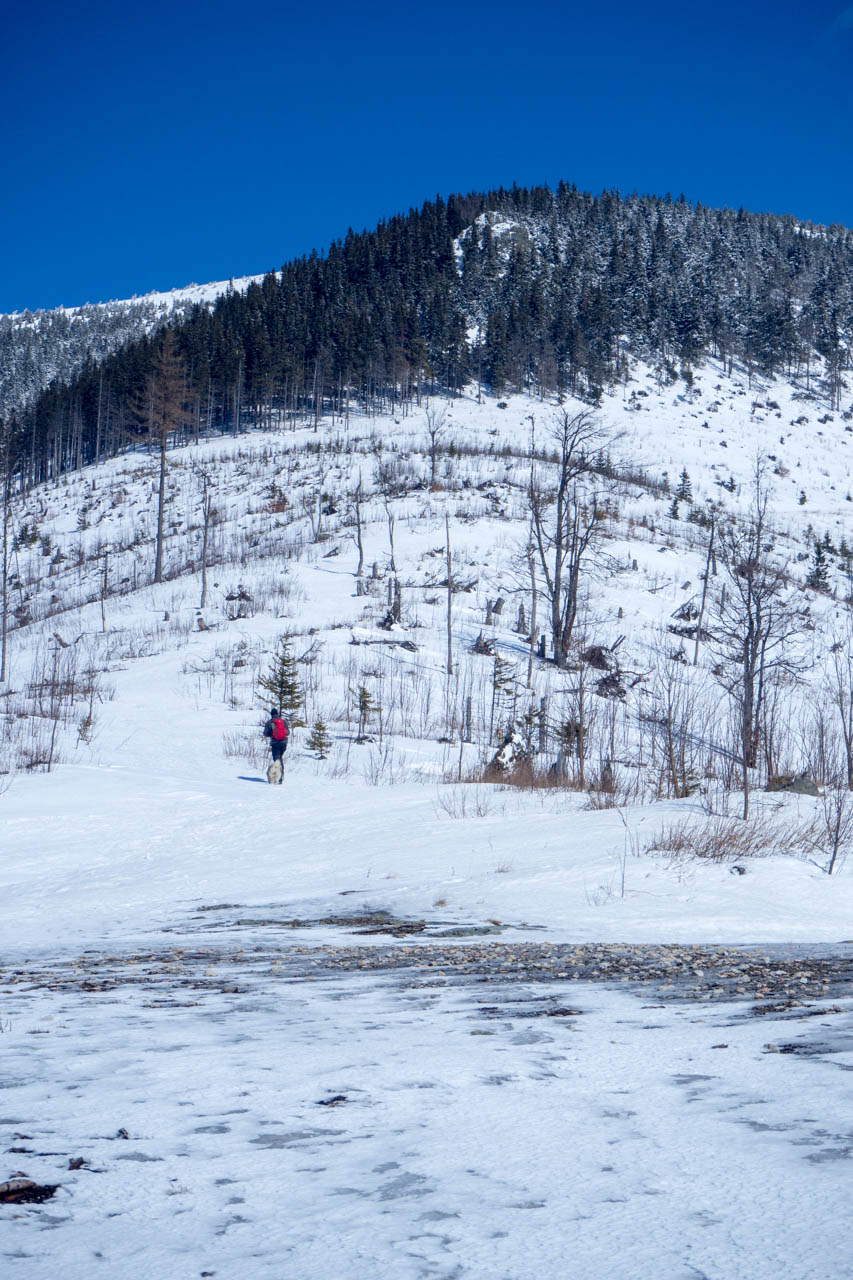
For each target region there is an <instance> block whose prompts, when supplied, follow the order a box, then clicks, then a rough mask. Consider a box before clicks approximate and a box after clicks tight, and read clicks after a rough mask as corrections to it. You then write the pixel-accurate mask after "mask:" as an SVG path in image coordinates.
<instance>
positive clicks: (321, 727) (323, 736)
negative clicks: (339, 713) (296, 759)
mask: <svg viewBox="0 0 853 1280" xmlns="http://www.w3.org/2000/svg"><path fill="white" fill-rule="evenodd" d="M331 745H332V739H331V737H330V735H329V731H328V729H327V728H326V722H325V720H323V719H321V717H320V716H318V717H317V719H316V720H315V721H314V728H313V729H312V730H311V733H310V735H309V737H308V749H309V750H310V751H316V752H317V755H318V757H319V758H320V759H321V760H325V759H326V756H327V755H328V754H329V748H330V747H331Z"/></svg>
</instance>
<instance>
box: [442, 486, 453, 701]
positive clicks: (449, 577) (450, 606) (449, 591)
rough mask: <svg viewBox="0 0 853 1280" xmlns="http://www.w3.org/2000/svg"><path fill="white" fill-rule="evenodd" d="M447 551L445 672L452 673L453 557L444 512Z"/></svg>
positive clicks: (447, 519) (446, 516)
mask: <svg viewBox="0 0 853 1280" xmlns="http://www.w3.org/2000/svg"><path fill="white" fill-rule="evenodd" d="M444 531H445V537H446V553H447V674H448V676H452V675H453V558H452V556H451V552H450V515H449V513H448V512H446V511H445V513H444Z"/></svg>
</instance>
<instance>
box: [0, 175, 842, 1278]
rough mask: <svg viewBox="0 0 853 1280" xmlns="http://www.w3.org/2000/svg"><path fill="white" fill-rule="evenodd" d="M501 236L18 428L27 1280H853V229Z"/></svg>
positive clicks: (7, 961) (92, 380)
mask: <svg viewBox="0 0 853 1280" xmlns="http://www.w3.org/2000/svg"><path fill="white" fill-rule="evenodd" d="M504 195H505V196H506V199H505V200H504V201H503V203H501V201H496V205H497V206H499V207H496V208H494V209H483V208H481V207H479V205H478V204H477V202H476V201H470V202H469V205H464V207H463V205H462V204H459V205H456V206H454V207H453V208H444V209H443V210H442V209H438V210H436V209H435V208H430V209H428V210H426V211H424V212H423V213H422V214H420V215H418V216H417V217H413V219H412V220H411V222H407V223H405V225H403V224H402V222H401V223H400V225H396V224H395V225H389V226H387V227H383V228H381V229H380V230H379V231H377V233H375V235H374V236H373V237H350V238H348V239H347V241H346V242H345V243H344V244H342V245H339V246H336V247H335V248H334V249H333V251H331V252H330V254H329V255H328V258H327V259H323V260H322V261H321V260H319V259H318V260H311V261H307V262H304V263H302V264H295V265H294V266H293V267H292V269H291V270H289V271H285V272H284V273H282V276H281V277H280V278H274V277H265V278H264V279H263V280H261V281H250V282H242V283H245V284H246V290H245V298H244V297H243V296H242V295H241V294H239V293H238V292H237V291H236V290H235V292H234V293H233V294H231V295H224V296H223V300H222V301H221V302H220V303H219V304H218V306H216V304H215V302H214V311H213V312H211V311H209V310H208V309H207V308H205V310H204V311H202V312H196V313H194V314H193V315H192V316H190V317H188V318H187V320H186V323H182V324H181V325H178V326H176V327H175V330H174V340H173V342H172V343H171V344H163V345H162V347H161V349H160V350H159V352H158V351H157V350H156V348H155V350H154V355H153V357H152V362H151V363H149V364H148V365H146V366H145V367H143V368H141V369H136V368H135V367H134V363H133V360H131V359H130V357H129V356H128V357H127V358H125V357H124V356H122V355H121V354H120V353H119V350H118V348H116V350H115V351H114V352H113V355H112V356H110V357H107V358H106V359H105V361H104V363H103V365H102V368H103V369H104V371H105V373H104V379H103V381H104V384H105V387H104V395H103V397H101V396H100V395H98V394H97V393H98V391H99V390H100V387H99V381H100V380H99V378H97V377H93V376H92V375H91V374H90V373H86V372H85V371H84V372H82V373H80V374H79V375H78V376H77V377H76V378H73V379H72V381H71V383H70V384H69V386H68V387H66V388H62V389H57V388H55V389H54V391H53V392H52V393H51V394H50V395H49V396H36V397H35V399H34V400H32V401H30V402H29V404H28V407H27V408H26V410H25V411H24V412H23V413H21V414H16V415H15V417H14V422H13V426H14V433H13V434H10V435H9V437H8V442H9V444H10V445H11V446H12V447H11V449H10V456H11V457H12V458H13V459H14V467H13V468H12V471H11V483H10V485H9V487H8V510H7V514H8V520H7V522H6V528H7V534H8V536H7V538H6V539H5V547H4V550H3V563H4V566H5V569H4V572H3V574H2V581H3V587H2V591H3V603H4V606H5V607H4V609H3V618H4V622H5V626H4V630H3V639H2V659H0V848H2V850H3V854H4V856H3V859H2V867H3V871H2V876H3V884H2V901H3V906H4V910H3V912H0V1040H2V1043H3V1048H4V1051H5V1052H6V1055H7V1061H8V1066H7V1067H6V1068H5V1073H4V1098H5V1102H4V1108H5V1114H4V1116H3V1117H2V1118H0V1134H2V1136H3V1138H4V1139H5V1140H6V1149H7V1151H9V1152H14V1153H15V1159H14V1162H11V1155H10V1164H9V1165H8V1173H9V1175H12V1174H13V1173H18V1172H23V1173H25V1174H27V1175H29V1176H31V1177H34V1178H38V1179H39V1181H40V1182H41V1183H44V1184H46V1189H47V1191H49V1192H51V1193H53V1192H55V1195H53V1196H52V1198H51V1199H50V1200H49V1201H46V1202H45V1204H44V1205H41V1204H32V1205H29V1206H26V1205H24V1206H22V1205H20V1204H15V1205H12V1204H8V1205H3V1209H4V1211H5V1210H6V1209H8V1210H9V1214H10V1216H9V1220H8V1223H7V1224H6V1225H8V1227H9V1239H10V1244H9V1245H8V1247H7V1252H9V1254H10V1256H12V1257H14V1259H15V1261H16V1263H18V1264H20V1265H21V1266H22V1268H23V1270H22V1274H24V1273H26V1274H27V1277H28V1280H42V1278H44V1280H47V1277H49V1276H53V1275H54V1274H55V1272H56V1258H57V1256H58V1253H57V1249H58V1246H57V1244H56V1241H58V1240H61V1243H62V1258H63V1267H64V1270H65V1273H66V1275H67V1276H68V1277H69V1280H84V1277H88V1276H90V1275H91V1274H92V1269H93V1263H92V1258H93V1256H97V1257H98V1261H99V1264H100V1265H99V1267H98V1270H99V1271H100V1272H101V1273H102V1274H105V1275H110V1274H111V1275H115V1276H122V1277H123V1276H125V1275H131V1274H136V1273H137V1272H138V1271H139V1270H140V1266H142V1268H143V1270H145V1269H147V1270H151V1269H152V1268H153V1267H156V1268H157V1269H158V1271H159V1272H161V1273H162V1274H163V1275H166V1276H183V1275H187V1276H190V1275H193V1276H194V1275H197V1274H223V1275H227V1274H232V1273H233V1274H235V1275H236V1274H239V1275H240V1276H245V1277H247V1280H281V1277H282V1276H292V1277H294V1280H296V1278H297V1277H298V1280H304V1278H306V1277H314V1276H317V1277H320V1276H326V1275H335V1276H340V1277H341V1278H342V1280H362V1277H364V1276H367V1275H370V1276H373V1275H377V1276H379V1275H388V1276H394V1277H395V1278H396V1277H397V1276H400V1277H406V1280H409V1278H411V1280H423V1278H424V1277H427V1276H434V1277H450V1276H451V1275H453V1276H470V1277H471V1280H487V1278H488V1280H491V1277H493V1276H497V1275H507V1276H510V1275H511V1276H513V1277H518V1278H519V1280H521V1278H522V1277H524V1278H525V1280H526V1277H528V1276H533V1275H536V1276H537V1277H538V1276H557V1275H562V1274H564V1272H565V1270H566V1259H567V1257H568V1256H571V1259H572V1261H571V1264H570V1265H571V1266H573V1267H574V1269H575V1271H576V1272H577V1274H578V1275H579V1276H583V1277H584V1278H585V1280H586V1278H589V1280H604V1277H606V1278H607V1280H637V1277H646V1276H653V1275H654V1276H658V1275H660V1276H667V1277H670V1276H671V1277H672V1278H673V1280H675V1277H681V1276H686V1275H688V1274H690V1275H694V1274H696V1275H698V1274H702V1275H718V1276H725V1277H730V1276H749V1277H750V1280H773V1278H774V1277H775V1276H777V1275H779V1274H780V1273H782V1272H784V1273H785V1274H790V1275H792V1276H793V1277H794V1280H807V1278H809V1280H810V1278H811V1277H813V1276H827V1277H830V1276H841V1275H843V1274H845V1273H846V1272H845V1268H846V1267H847V1266H848V1262H849V1257H850V1248H851V1232H850V1227H849V1223H848V1221H847V1218H846V1217H845V1215H844V1214H841V1213H839V1212H838V1205H839V1203H841V1202H842V1197H843V1195H844V1194H845V1191H846V1184H847V1180H848V1179H847V1163H846V1162H847V1158H848V1156H849V1135H847V1134H846V1132H845V1131H844V1130H843V1126H839V1122H838V1116H839V1115H840V1114H842V1113H843V1108H844V1107H845V1106H846V1105H847V1097H846V1093H847V1086H846V1083H845V1082H846V1080H847V1078H848V1077H847V1076H846V1074H844V1072H845V1070H846V1069H847V1067H848V1065H849V1064H848V1063H847V1058H849V1054H850V1036H849V1019H850V1013H851V999H850V982H849V967H850V962H849V957H848V955H847V952H848V951H849V945H850V944H849V938H850V936H851V928H850V920H851V914H853V857H851V854H853V791H851V789H850V788H851V784H853V729H851V726H853V618H852V617H851V600H853V475H851V472H853V459H851V456H850V455H851V451H853V401H851V393H850V387H849V381H848V379H849V372H848V364H849V355H848V352H849V347H848V343H849V333H850V325H849V320H850V313H849V309H848V310H847V311H845V310H844V306H842V303H843V300H844V297H845V296H846V291H849V280H850V277H849V273H848V272H847V267H846V265H845V262H846V255H847V253H848V250H849V245H848V243H847V239H848V237H847V233H842V232H839V231H838V230H837V229H834V230H833V232H832V234H831V235H830V234H829V233H826V234H824V233H823V232H821V231H820V230H819V229H817V230H815V231H814V234H812V233H811V232H810V231H809V229H804V228H801V227H798V226H795V225H793V224H790V223H789V222H788V221H785V220H776V221H774V220H772V219H771V220H766V221H765V223H764V224H761V223H760V220H752V221H751V220H750V219H749V217H748V216H746V217H744V218H739V217H738V216H737V215H734V214H731V215H728V214H724V213H720V214H719V216H716V215H713V216H712V212H711V211H707V210H706V211H702V210H691V209H690V208H689V207H688V206H686V205H684V204H682V203H677V204H675V205H673V204H672V203H671V202H669V203H667V202H659V204H658V205H657V206H656V205H655V204H654V203H653V202H652V203H648V204H646V205H644V204H643V203H642V202H639V201H635V202H620V201H617V200H614V199H610V200H604V201H601V202H599V203H598V204H597V205H596V204H589V205H586V204H585V203H584V201H583V200H582V199H580V198H578V199H575V196H574V195H573V194H572V193H571V192H567V193H563V195H562V196H561V197H560V198H561V200H562V205H561V217H559V218H558V217H554V218H551V217H550V216H547V215H548V213H549V210H548V207H546V206H547V200H546V197H545V196H544V195H542V196H541V197H540V196H537V197H536V199H535V200H531V199H528V200H527V201H526V205H527V206H528V207H524V208H519V207H516V206H518V205H520V204H525V201H524V200H522V198H521V196H520V195H519V196H515V195H514V194H512V193H504ZM537 201H538V202H539V203H541V205H542V208H537V207H533V205H535V204H536V203H537ZM469 206H470V207H469ZM510 206H512V207H510ZM552 211H553V210H552ZM579 228H580V229H579ZM626 228H627V229H630V230H631V232H632V235H633V236H634V240H633V241H631V240H630V239H626V237H625V235H624V234H623V233H624V232H625V231H626ZM806 231H808V232H809V234H804V232H806ZM581 232H582V234H581ZM801 242H802V243H801ZM425 247H427V248H428V249H429V253H426V252H425ZM416 248H417V249H418V252H415V249H416ZM635 249H636V252H635V251H634V250H635ZM430 255H431V256H430ZM712 261H713V262H714V263H716V270H717V271H718V274H717V275H716V276H714V275H713V273H712V272H711V269H710V267H709V265H708V264H709V263H710V262H712ZM784 261H788V262H789V269H788V274H787V276H786V275H785V272H784V271H783V270H782V266H781V264H782V263H783V262H784ZM679 264H680V265H679ZM433 267H434V268H435V270H433ZM706 268H707V272H709V273H710V274H707V273H706ZM679 272H681V274H680V275H679V274H678V273H679ZM614 281H616V282H617V284H618V287H617V284H614V283H613V282H614ZM756 282H761V283H762V289H761V290H758V289H757V284H756ZM676 284H677V285H678V287H677V288H676V287H675V285H676ZM611 286H612V287H611ZM765 286H766V287H765ZM172 298H173V295H167V296H166V297H165V298H161V299H160V300H159V301H158V302H157V303H156V304H155V303H154V302H150V307H148V309H147V310H146V306H147V305H148V304H146V303H145V300H141V301H140V307H141V310H138V311H137V312H133V314H130V313H128V314H127V315H125V316H124V317H123V319H121V323H122V324H125V323H126V324H127V325H128V326H129V328H128V329H127V333H128V334H131V330H132V326H133V325H134V324H135V323H136V322H137V320H139V319H141V320H142V322H143V325H146V324H150V325H157V324H162V323H163V322H164V320H165V318H166V317H167V316H168V315H170V314H171V315H175V313H176V310H178V311H179V310H180V308H181V307H184V306H187V307H190V306H192V305H193V304H194V303H195V302H197V301H200V302H203V303H208V302H210V301H211V300H212V299H211V298H210V297H207V296H202V297H196V298H186V299H184V300H183V301H177V302H174V301H171V300H170V299H172ZM149 301H150V300H149ZM836 304H837V305H836ZM125 305H128V306H130V307H131V308H133V307H134V306H135V305H136V304H134V303H131V304H125ZM844 305H846V304H844ZM830 313H832V314H835V315H836V318H837V320H838V324H837V325H836V327H835V329H834V330H832V332H829V331H827V330H826V329H825V328H824V329H823V330H822V329H821V325H823V324H824V321H825V319H826V317H827V315H829V314H830ZM99 314H100V313H99ZM18 321H20V326H19V328H20V329H21V331H23V330H24V329H25V328H26V321H25V320H24V319H23V318H20V317H19V318H17V320H16V323H17V322H18ZM103 322H104V324H105V325H107V317H106V315H104V317H103ZM79 323H80V325H81V326H84V325H86V324H87V323H88V322H87V321H86V320H85V318H82V319H80V321H79ZM96 323H100V321H97V322H96ZM57 324H61V322H60V321H59V320H58V319H57ZM81 332H82V330H81ZM134 332H138V330H137V331H134ZM118 341H123V339H120V338H117V342H118ZM131 342H132V338H131ZM152 347H154V344H152ZM182 360H183V361H184V366H183V370H182V372H183V374H185V375H186V377H185V378H184V379H183V381H182V386H183V387H184V388H186V386H187V385H191V386H192V392H193V396H192V409H193V412H192V416H191V418H190V419H185V418H184V417H183V416H181V415H183V414H184V412H185V407H186V402H185V401H184V399H183V392H182V393H181V395H178V396H177V397H176V399H177V401H179V402H180V403H179V406H178V408H179V410H180V413H179V414H178V417H177V418H170V417H168V415H167V416H166V417H165V418H164V421H163V422H162V423H160V424H159V430H158V429H156V428H157V426H158V424H154V428H155V429H153V430H152V429H151V424H150V423H149V424H148V428H149V429H147V430H146V431H144V432H140V433H139V434H138V437H137V440H136V441H135V443H134V442H133V440H132V439H129V435H128V429H129V424H132V422H133V418H134V415H133V404H134V401H133V387H134V385H135V386H136V388H137V389H138V387H139V386H144V387H147V388H149V389H150V388H154V389H156V388H158V387H162V386H166V387H168V386H169V385H174V384H173V383H172V381H171V380H172V375H173V374H174V372H175V368H176V365H177V366H180V362H181V361H182ZM190 369H191V370H192V373H191V376H190V372H189V371H190ZM179 371H181V370H179ZM134 378H135V379H136V384H134ZM193 379H195V380H196V381H193ZM175 381H177V382H181V379H180V378H176V379H175ZM164 399H165V400H168V397H164ZM110 423H111V424H112V426H113V428H114V430H113V436H112V438H111V441H110V442H109V443H108V444H107V443H105V424H106V425H109V424H110ZM10 430H11V428H10ZM161 495H162V500H161ZM158 547H159V549H160V551H161V552H162V557H159V556H158V554H157V551H158ZM161 559H162V574H159V575H158V574H157V572H156V569H155V566H156V565H157V564H158V563H160V560H161ZM158 577H159V578H161V579H162V580H156V579H157V578H158ZM271 690H272V691H273V692H271ZM271 698H275V700H276V701H280V702H281V704H282V706H283V707H284V708H285V710H286V711H288V712H289V714H290V717H291V719H292V722H293V724H294V734H293V738H292V741H291V743H290V745H289V748H288V752H287V756H286V772H285V782H284V785H283V786H281V787H270V786H267V785H266V765H267V746H266V743H265V740H264V738H263V736H262V726H263V723H264V720H265V719H266V717H267V715H268V714H269V708H270V701H271ZM833 1067H834V1068H835V1070H833V1069H832V1068H833ZM697 1152H699V1153H700V1156H699V1157H698V1158H697V1154H696V1153H697ZM721 1171H722V1172H721ZM96 1173H97V1174H98V1176H97V1177H95V1176H93V1175H94V1174H96ZM534 1220H535V1228H536V1229H535V1231H532V1230H531V1223H533V1222H534ZM567 1224H569V1225H568V1227H567ZM697 1224H698V1227H699V1228H701V1230H698V1229H697ZM47 1228H50V1230H47ZM567 1241H568V1242H569V1244H568V1245H567ZM569 1246H570V1249H571V1254H570V1255H569V1254H568V1252H567V1250H568V1248H569ZM792 1259H794V1262H793V1263H792V1261H791V1260H792ZM800 1264H802V1265H800ZM792 1266H793V1268H794V1269H793V1271H792ZM798 1267H799V1270H797V1268H798ZM108 1269H111V1270H108Z"/></svg>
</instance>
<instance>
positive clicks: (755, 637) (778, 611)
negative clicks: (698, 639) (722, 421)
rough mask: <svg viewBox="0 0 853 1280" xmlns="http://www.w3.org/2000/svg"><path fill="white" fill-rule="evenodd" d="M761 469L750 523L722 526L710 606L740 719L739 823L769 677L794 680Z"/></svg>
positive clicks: (722, 672)
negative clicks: (720, 578)
mask: <svg viewBox="0 0 853 1280" xmlns="http://www.w3.org/2000/svg"><path fill="white" fill-rule="evenodd" d="M768 499H769V493H768V489H767V485H766V483H765V475H764V468H763V465H762V464H761V463H757V464H756V469H755V473H754V476H753V498H752V505H751V508H750V511H749V513H748V516H747V519H746V521H745V522H743V523H741V524H735V523H734V522H732V523H730V524H729V525H727V526H726V527H725V528H721V529H720V530H719V533H718V542H719V556H720V561H721V563H722V566H723V570H724V583H723V589H722V590H721V591H720V593H719V595H718V596H717V599H716V601H715V612H714V626H713V630H714V642H713V643H714V646H715V649H716V655H717V658H718V666H717V668H716V671H717V672H718V678H719V679H720V681H721V682H722V684H723V685H724V687H725V688H726V689H727V690H728V692H729V694H730V695H731V697H732V699H733V701H734V704H735V706H736V708H737V714H738V744H737V745H738V753H739V755H740V758H741V765H742V769H743V779H744V815H743V816H744V818H746V817H747V816H748V813H749V798H748V797H749V777H748V770H750V769H754V768H755V765H756V761H757V758H758V747H759V743H760V740H761V723H762V715H763V711H764V700H765V697H766V695H767V686H768V681H769V679H770V677H771V675H779V674H781V673H782V672H785V673H786V674H793V673H794V672H795V671H796V668H797V664H796V661H795V660H794V658H793V656H792V653H791V642H792V640H793V637H794V634H795V631H796V625H795V617H794V611H793V609H792V607H791V606H790V604H789V603H788V600H787V595H786V585H787V574H786V570H787V566H786V564H784V563H780V562H777V561H774V560H771V558H770V552H771V550H772V546H773V535H772V530H771V528H770V524H769V520H768V516H767V507H768Z"/></svg>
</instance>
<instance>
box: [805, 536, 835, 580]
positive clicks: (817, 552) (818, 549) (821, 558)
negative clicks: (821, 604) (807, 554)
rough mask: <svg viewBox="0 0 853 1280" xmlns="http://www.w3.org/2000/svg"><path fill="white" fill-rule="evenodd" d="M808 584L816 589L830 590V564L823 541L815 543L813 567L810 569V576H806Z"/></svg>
mask: <svg viewBox="0 0 853 1280" xmlns="http://www.w3.org/2000/svg"><path fill="white" fill-rule="evenodd" d="M806 586H807V587H811V588H812V590H814V591H828V590H829V565H828V563H827V558H826V552H825V551H824V548H823V543H822V542H816V543H815V544H814V551H813V553H812V567H811V569H809V572H808V577H807V578H806Z"/></svg>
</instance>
